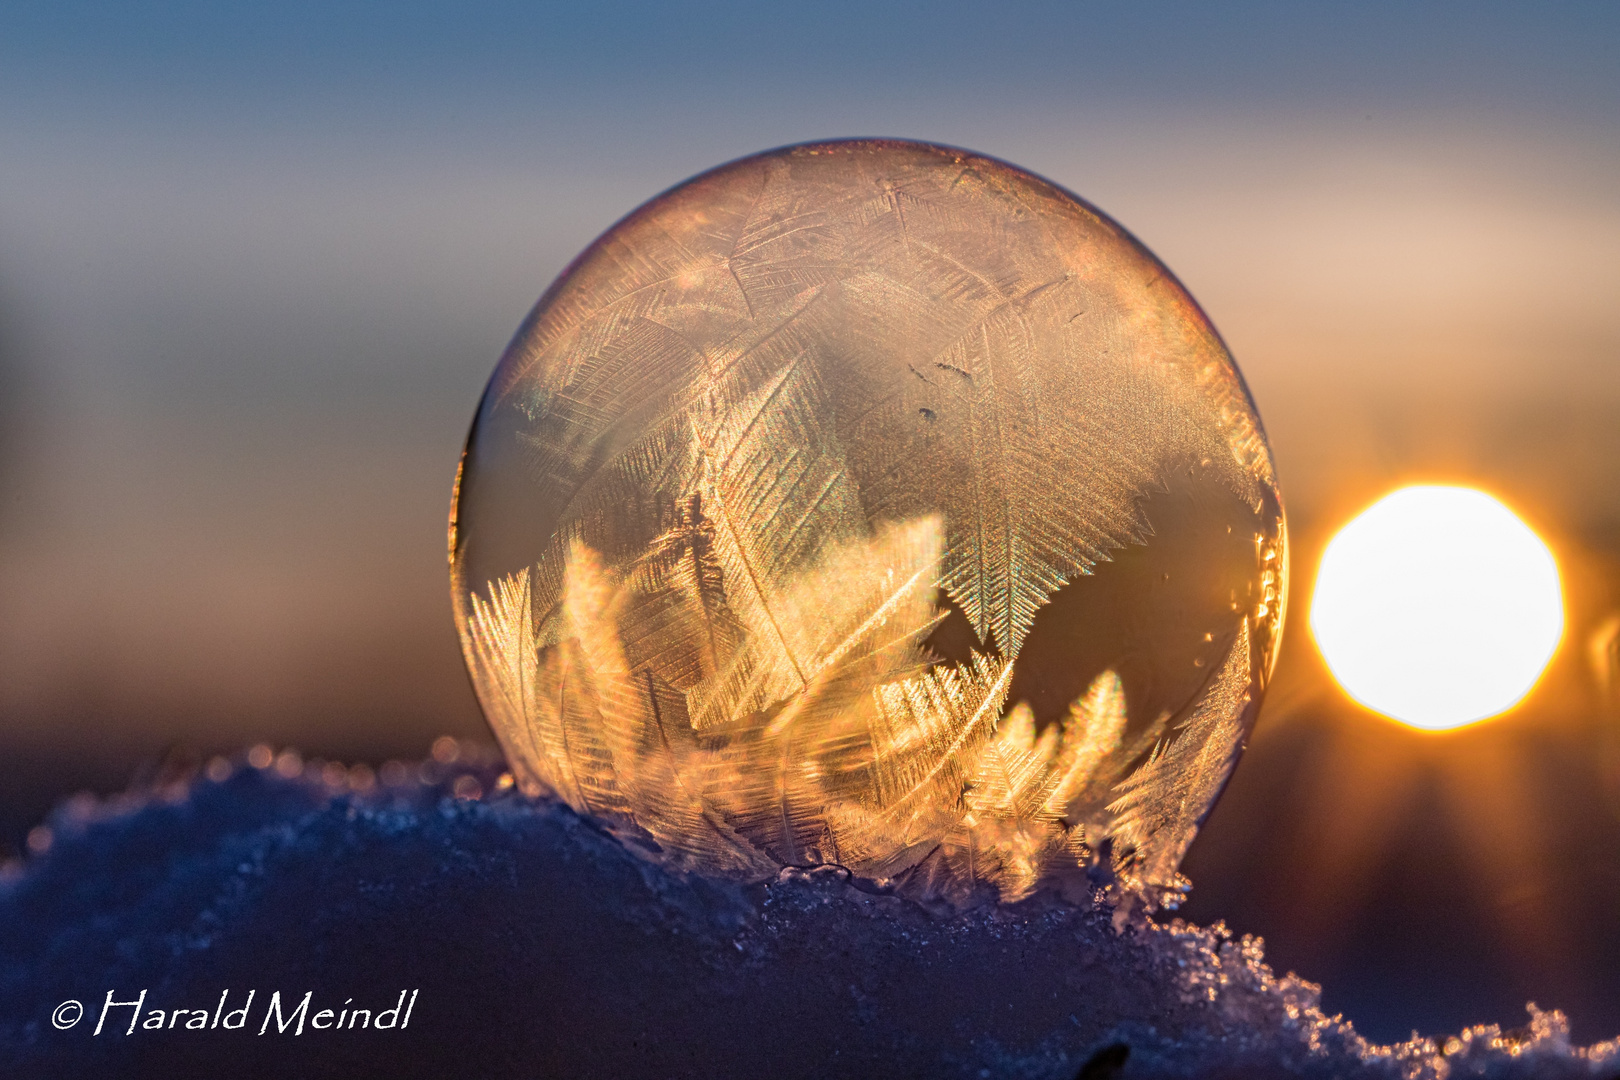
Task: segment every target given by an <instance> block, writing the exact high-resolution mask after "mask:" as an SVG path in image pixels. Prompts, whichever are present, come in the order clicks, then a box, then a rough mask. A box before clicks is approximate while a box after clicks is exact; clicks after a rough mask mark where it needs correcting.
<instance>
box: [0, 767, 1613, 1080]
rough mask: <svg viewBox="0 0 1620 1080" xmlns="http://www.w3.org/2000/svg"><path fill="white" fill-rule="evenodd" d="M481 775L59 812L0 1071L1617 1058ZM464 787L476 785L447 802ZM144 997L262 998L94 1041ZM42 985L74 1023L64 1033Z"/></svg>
mask: <svg viewBox="0 0 1620 1080" xmlns="http://www.w3.org/2000/svg"><path fill="white" fill-rule="evenodd" d="M498 768H499V766H498V764H495V763H490V762H487V761H486V762H483V763H476V762H474V763H471V764H469V763H467V762H466V761H465V760H464V761H463V762H462V763H461V764H460V765H458V766H457V765H453V766H449V767H447V766H445V765H443V764H440V763H434V762H426V763H423V764H422V765H420V766H413V767H412V769H411V770H410V772H409V773H408V774H407V775H405V776H403V777H402V776H401V775H399V774H400V773H401V772H402V770H396V771H395V775H394V776H393V778H392V779H393V782H392V783H389V784H381V785H378V784H372V783H370V778H369V774H368V775H367V781H366V783H365V784H361V785H357V786H360V787H361V788H362V791H361V792H359V793H356V792H354V791H351V790H348V789H347V788H346V787H344V786H343V782H344V775H343V771H342V770H341V769H340V770H338V771H337V774H336V776H335V777H334V774H333V772H332V771H331V770H330V769H327V770H326V771H325V772H324V774H323V772H322V771H321V770H320V769H319V768H314V767H303V768H299V767H295V768H294V769H288V770H283V771H284V772H291V773H295V774H296V775H292V776H287V775H281V774H279V773H278V772H277V771H276V769H274V768H267V769H258V768H254V767H251V766H248V765H245V764H236V765H232V766H224V763H216V765H215V767H214V768H212V769H211V770H210V775H212V776H213V777H214V778H213V779H207V778H203V777H191V778H185V777H182V778H170V779H169V780H168V781H166V782H164V783H163V784H161V785H159V786H155V787H150V788H148V789H147V790H144V791H142V792H139V793H132V794H128V795H124V796H119V797H116V798H114V799H110V800H104V801H96V800H92V799H88V798H85V797H80V798H77V799H74V800H70V801H69V802H67V803H65V804H63V806H62V807H60V808H58V810H57V811H56V812H55V814H54V815H53V817H52V819H51V820H50V821H49V822H48V827H49V829H50V836H49V843H48V850H46V851H45V852H44V853H43V854H40V855H37V856H35V857H33V858H32V859H30V860H29V861H28V862H27V863H26V864H25V865H21V866H16V865H14V866H12V867H10V868H9V869H8V870H7V871H5V873H4V875H3V879H0V1074H4V1075H7V1076H30V1077H31V1076H64V1077H77V1076H107V1077H115V1076H116V1077H148V1076H151V1077H158V1076H162V1077H171V1076H180V1075H190V1076H226V1075H229V1076H233V1077H234V1076H298V1077H325V1076H331V1077H345V1078H347V1077H355V1076H435V1077H448V1076H457V1077H481V1078H498V1077H525V1078H530V1077H566V1078H570V1080H572V1078H590V1077H613V1078H634V1077H660V1078H662V1077H748V1078H763V1077H770V1078H773V1080H775V1078H791V1077H817V1078H827V1077H844V1076H849V1077H929V1078H947V1077H964V1078H980V1077H1030V1078H1054V1080H1055V1078H1062V1080H1072V1078H1087V1080H1102V1078H1108V1077H1116V1078H1125V1077H1246V1078H1247V1077H1274V1076H1276V1077H1282V1076H1288V1077H1294V1076H1300V1077H1362V1076H1366V1077H1413V1078H1417V1077H1448V1076H1449V1077H1464V1076H1469V1077H1472V1076H1481V1077H1531V1076H1534V1077H1577V1076H1579V1077H1586V1076H1604V1077H1613V1076H1616V1075H1620V1042H1608V1043H1602V1044H1598V1045H1596V1046H1592V1047H1586V1048H1580V1047H1575V1046H1572V1045H1571V1044H1570V1041H1569V1038H1568V1026H1567V1024H1566V1023H1565V1021H1564V1018H1563V1017H1562V1016H1561V1015H1560V1014H1558V1013H1555V1012H1554V1013H1543V1012H1540V1011H1538V1010H1536V1009H1535V1008H1534V1006H1531V1007H1530V1022H1529V1023H1528V1025H1527V1026H1526V1027H1525V1028H1523V1029H1521V1030H1517V1031H1512V1032H1504V1031H1501V1030H1499V1029H1497V1028H1495V1027H1479V1028H1474V1029H1471V1030H1469V1031H1466V1032H1463V1033H1461V1034H1460V1035H1458V1036H1455V1037H1452V1038H1448V1039H1439V1040H1432V1039H1420V1038H1414V1039H1413V1040H1412V1041H1410V1042H1407V1043H1402V1044H1397V1045H1393V1046H1376V1045H1372V1044H1370V1043H1368V1042H1367V1041H1366V1040H1364V1039H1362V1038H1361V1037H1359V1036H1358V1035H1356V1033H1355V1031H1354V1029H1353V1028H1352V1027H1351V1025H1350V1024H1349V1023H1347V1022H1344V1021H1343V1020H1341V1019H1340V1018H1337V1017H1333V1018H1330V1017H1326V1016H1323V1015H1322V1013H1321V1011H1320V1010H1319V1009H1318V1007H1317V1000H1318V992H1317V988H1316V987H1315V986H1313V985H1311V984H1309V983H1306V982H1303V981H1301V980H1299V979H1296V978H1294V977H1292V976H1289V977H1286V978H1278V977H1276V976H1274V975H1273V973H1272V972H1271V970H1270V969H1269V968H1268V967H1267V966H1266V965H1265V963H1264V961H1263V958H1262V950H1261V945H1260V942H1259V941H1258V940H1256V939H1253V938H1235V937H1233V936H1232V935H1231V934H1229V933H1228V932H1227V931H1226V930H1225V929H1224V928H1223V927H1222V926H1220V925H1219V924H1217V925H1216V926H1214V927H1210V928H1199V927H1195V926H1189V925H1186V924H1184V923H1182V922H1180V921H1179V920H1178V921H1175V922H1170V923H1163V924H1161V923H1153V922H1147V921H1139V924H1138V925H1134V926H1132V927H1130V928H1128V929H1127V930H1126V931H1125V932H1124V933H1123V934H1120V933H1116V932H1115V931H1114V929H1113V927H1112V922H1111V917H1112V913H1111V912H1110V911H1108V910H1107V909H1105V908H1100V907H1085V908H1077V907H1073V906H1070V905H1067V904H1064V903H1062V902H1061V901H1058V900H1056V899H1053V898H1048V897H1037V898H1035V899H1032V900H1029V901H1025V902H1023V903H1020V904H1017V905H1013V906H1002V905H996V904H985V905H983V906H980V907H978V908H975V909H973V910H970V911H967V912H965V913H957V914H952V915H939V914H934V913H930V912H929V911H927V910H924V909H923V908H921V907H919V906H917V905H916V904H913V903H911V902H909V901H906V900H902V899H899V898H897V897H893V896H884V895H879V894H874V893H871V892H868V891H863V890H862V889H860V888H857V887H855V886H854V885H853V884H852V883H850V882H849V881H848V880H847V879H846V876H845V875H844V874H842V873H841V872H840V871H838V870H836V869H823V870H818V871H814V872H800V871H786V872H784V873H783V875H782V876H781V877H780V878H779V879H777V880H774V881H770V882H762V883H759V884H755V885H740V884H734V883H727V882H717V881H713V880H709V879H705V878H703V877H700V876H695V875H691V874H688V873H683V872H681V871H680V870H678V869H676V868H672V867H670V866H668V865H665V864H664V863H663V862H661V861H660V860H659V859H658V858H657V857H656V854H652V855H649V854H648V853H644V852H639V853H638V852H637V851H634V850H632V849H630V848H629V847H627V846H626V845H625V844H624V843H621V842H620V841H619V840H618V839H615V838H614V837H612V836H610V835H608V834H607V833H605V832H603V831H602V830H601V829H600V828H598V827H597V826H596V825H594V824H593V823H591V822H590V821H588V820H585V819H582V818H581V817H579V816H578V815H576V814H574V813H573V812H572V811H570V810H568V809H567V808H565V807H562V806H559V805H556V804H552V803H549V802H533V801H529V800H526V799H523V798H520V797H517V796H514V795H512V794H511V793H510V792H509V791H505V790H500V789H499V786H498V784H497V775H498ZM468 777H471V778H472V779H470V780H469V779H467V778H468ZM458 778H459V779H458ZM458 782H459V784H460V787H459V788H456V787H455V786H454V785H455V784H456V783H458ZM475 782H476V783H475ZM475 788H476V789H477V792H479V793H481V792H482V791H492V790H493V791H499V793H498V794H496V795H493V796H487V797H478V798H467V797H462V798H457V797H454V796H452V795H451V792H452V791H453V790H459V791H460V793H461V795H462V796H467V795H469V794H474V793H475V791H474V789H475ZM37 846H41V847H45V846H47V845H46V844H45V843H43V842H42V843H40V844H39V845H37ZM142 989H145V990H146V991H147V1001H146V1007H147V1008H148V1009H152V1008H162V1009H167V1010H173V1009H175V1008H195V1009H211V1008H212V1007H213V1006H214V1003H215V1002H216V1001H217V999H218V998H219V995H220V993H221V992H222V991H225V990H230V991H231V992H232V994H233V995H235V996H234V997H233V999H232V1006H233V1007H234V1005H235V1004H236V1003H238V1002H239V1001H240V1000H241V999H242V996H243V995H244V994H245V992H246V991H247V990H249V989H254V990H256V991H257V1000H256V1004H255V1006H254V1009H253V1012H252V1015H251V1017H250V1018H249V1019H250V1022H249V1025H248V1027H247V1028H246V1029H244V1030H239V1031H224V1030H219V1029H212V1030H200V1031H188V1030H184V1029H183V1028H181V1029H176V1030H167V1029H166V1030H162V1031H147V1030H143V1029H139V1028H138V1029H137V1030H136V1032H135V1033H134V1034H133V1035H126V1034H124V1028H125V1026H126V1025H127V1024H128V1017H129V1016H130V1013H131V1010H130V1009H127V1008H126V1009H117V1010H113V1011H112V1012H110V1013H109V1019H108V1023H107V1026H106V1027H105V1028H104V1030H103V1032H102V1034H100V1035H99V1036H98V1035H93V1034H92V1031H93V1028H94V1021H95V1019H96V1016H97V1014H98V1012H99V1010H100V1008H101V1004H102V1002H103V1000H104V997H105V995H106V993H107V992H108V991H109V990H111V991H114V992H115V994H116V996H115V1000H119V1001H122V1000H127V999H130V998H133V997H135V996H136V995H137V994H138V993H139V992H140V991H141V990H142ZM401 989H409V990H414V991H418V1000H417V1003H416V1005H415V1007H414V1011H413V1013H412V1019H411V1022H410V1025H409V1028H408V1030H397V1029H396V1030H392V1031H375V1030H343V1031H333V1030H327V1031H315V1030H313V1029H306V1030H305V1031H304V1033H303V1034H302V1035H295V1034H294V1033H293V1032H292V1031H291V1030H289V1031H287V1032H286V1033H285V1034H278V1033H277V1031H276V1027H275V1025H274V1024H272V1025H271V1026H270V1028H269V1031H268V1032H267V1033H266V1034H265V1035H259V1034H258V1027H259V1023H258V1022H259V1019H260V1016H261V1013H262V1007H263V1005H264V1002H265V1001H266V1000H267V999H268V998H269V996H270V994H271V993H272V992H273V991H278V990H279V991H280V992H281V993H282V995H283V997H284V998H289V999H290V1000H289V1004H288V1007H289V1010H290V1008H291V1005H292V1004H293V1003H295V1002H296V1000H297V999H299V998H301V997H302V996H303V994H304V993H305V992H306V991H313V992H314V999H315V1005H316V1007H318V1006H320V1005H323V1004H329V1005H332V1007H334V1008H337V1007H340V1006H341V1004H342V1003H343V1002H344V1000H345V999H353V1000H354V1003H355V1005H356V1007H360V1006H362V1005H364V1006H367V1007H372V1006H376V1005H378V1003H381V1005H383V1006H388V1005H392V1004H393V1003H394V1000H395V995H397V994H398V992H399V991H400V990H401ZM67 999H76V1000H79V1001H81V1002H82V1003H83V1004H84V1006H85V1009H86V1012H87V1014H88V1015H87V1017H86V1019H84V1020H81V1021H80V1022H79V1023H77V1024H76V1025H74V1026H72V1027H71V1028H69V1029H67V1030H58V1029H57V1028H56V1027H54V1026H53V1024H52V1020H51V1016H52V1011H53V1010H54V1009H55V1008H56V1007H57V1006H58V1004H59V1003H61V1002H63V1001H65V1000H67Z"/></svg>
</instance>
